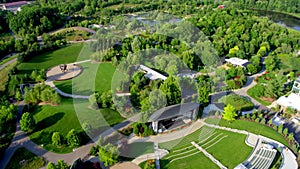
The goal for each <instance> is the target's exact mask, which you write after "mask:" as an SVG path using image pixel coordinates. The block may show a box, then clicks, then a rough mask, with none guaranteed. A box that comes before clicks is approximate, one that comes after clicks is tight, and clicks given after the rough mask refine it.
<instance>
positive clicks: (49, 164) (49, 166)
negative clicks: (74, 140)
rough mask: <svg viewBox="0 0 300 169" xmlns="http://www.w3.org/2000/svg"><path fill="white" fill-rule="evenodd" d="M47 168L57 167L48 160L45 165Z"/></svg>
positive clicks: (54, 168) (53, 168)
mask: <svg viewBox="0 0 300 169" xmlns="http://www.w3.org/2000/svg"><path fill="white" fill-rule="evenodd" d="M47 169H57V168H56V166H55V164H54V163H52V162H49V163H48V165H47Z"/></svg>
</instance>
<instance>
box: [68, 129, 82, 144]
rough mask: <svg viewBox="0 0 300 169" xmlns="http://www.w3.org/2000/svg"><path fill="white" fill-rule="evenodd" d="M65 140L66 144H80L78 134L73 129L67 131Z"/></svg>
mask: <svg viewBox="0 0 300 169" xmlns="http://www.w3.org/2000/svg"><path fill="white" fill-rule="evenodd" d="M67 141H68V145H71V146H79V145H80V139H79V136H78V134H77V132H76V131H75V129H72V130H70V131H69V133H68V134H67Z"/></svg>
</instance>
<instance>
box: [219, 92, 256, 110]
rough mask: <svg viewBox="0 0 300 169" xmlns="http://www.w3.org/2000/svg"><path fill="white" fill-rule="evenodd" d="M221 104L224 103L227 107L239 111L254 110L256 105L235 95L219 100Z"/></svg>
mask: <svg viewBox="0 0 300 169" xmlns="http://www.w3.org/2000/svg"><path fill="white" fill-rule="evenodd" d="M219 102H222V103H224V104H226V105H228V104H230V105H232V106H233V107H235V109H236V110H238V111H247V110H252V109H253V107H254V104H253V103H252V102H251V101H250V100H248V99H247V98H244V97H242V96H239V95H235V94H230V95H228V96H224V97H222V98H221V99H220V100H219Z"/></svg>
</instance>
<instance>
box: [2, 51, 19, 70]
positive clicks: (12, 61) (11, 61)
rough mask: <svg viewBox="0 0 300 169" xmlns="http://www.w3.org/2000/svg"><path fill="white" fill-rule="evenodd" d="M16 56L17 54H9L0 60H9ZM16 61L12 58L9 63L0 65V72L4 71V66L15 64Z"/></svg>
mask: <svg viewBox="0 0 300 169" xmlns="http://www.w3.org/2000/svg"><path fill="white" fill-rule="evenodd" d="M17 54H18V53H13V54H12V55H10V54H9V55H7V56H5V57H3V58H2V60H4V59H6V58H9V57H13V56H14V55H17ZM2 60H1V61H2ZM17 60H18V58H14V59H12V60H10V61H8V62H6V63H4V64H2V65H0V70H2V69H4V68H5V67H6V66H8V65H9V64H12V63H14V62H16V61H17Z"/></svg>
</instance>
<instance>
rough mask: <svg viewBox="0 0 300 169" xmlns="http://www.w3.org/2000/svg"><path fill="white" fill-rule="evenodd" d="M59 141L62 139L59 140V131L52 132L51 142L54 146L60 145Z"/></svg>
mask: <svg viewBox="0 0 300 169" xmlns="http://www.w3.org/2000/svg"><path fill="white" fill-rule="evenodd" d="M61 143H62V141H61V137H60V134H59V132H54V133H53V134H52V144H53V145H55V146H59V145H61Z"/></svg>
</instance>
